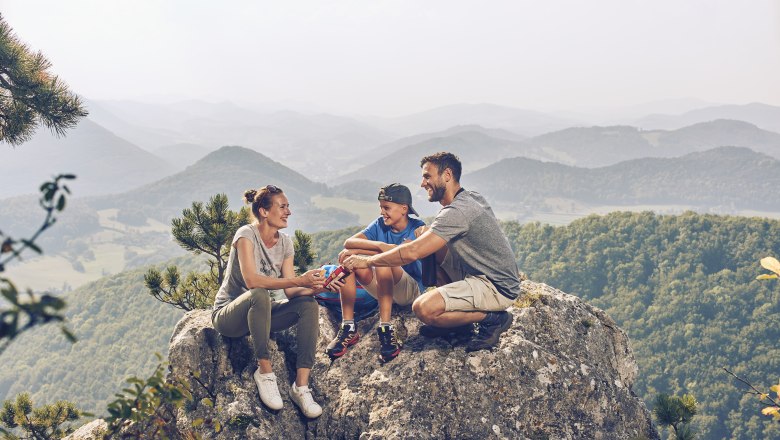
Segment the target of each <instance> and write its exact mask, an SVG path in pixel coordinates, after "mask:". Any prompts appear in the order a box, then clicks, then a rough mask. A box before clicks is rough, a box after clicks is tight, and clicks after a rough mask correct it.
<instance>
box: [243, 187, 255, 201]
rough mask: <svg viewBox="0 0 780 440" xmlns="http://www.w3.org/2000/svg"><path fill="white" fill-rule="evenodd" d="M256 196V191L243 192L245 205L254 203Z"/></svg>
mask: <svg viewBox="0 0 780 440" xmlns="http://www.w3.org/2000/svg"><path fill="white" fill-rule="evenodd" d="M256 195H257V190H254V189H248V190H246V191H244V198H245V199H246V202H247V203H253V202H254V201H255V196H256Z"/></svg>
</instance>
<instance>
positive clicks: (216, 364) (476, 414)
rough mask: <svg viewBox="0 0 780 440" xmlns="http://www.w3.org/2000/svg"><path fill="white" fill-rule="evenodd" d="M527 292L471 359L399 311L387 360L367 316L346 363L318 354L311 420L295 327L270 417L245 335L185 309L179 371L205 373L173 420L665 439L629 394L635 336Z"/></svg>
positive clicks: (555, 296)
mask: <svg viewBox="0 0 780 440" xmlns="http://www.w3.org/2000/svg"><path fill="white" fill-rule="evenodd" d="M523 288H524V292H525V297H524V299H523V301H524V302H526V306H525V307H522V308H518V307H515V308H512V309H511V312H512V314H513V315H514V323H513V326H512V328H511V329H510V330H509V331H507V332H506V333H505V334H504V335H503V336H502V337H501V341H500V344H499V346H498V347H497V348H496V349H494V350H492V351H482V352H477V353H466V352H465V350H464V347H465V343H466V341H465V340H460V339H444V338H438V339H428V338H424V337H422V336H420V335H419V334H418V330H419V327H420V325H421V323H420V322H419V321H418V320H417V319H415V318H414V315H413V314H411V312H410V311H409V310H398V311H397V312H398V313H395V312H394V317H393V320H394V323H395V325H396V327H397V329H398V330H399V331H400V336H401V337H402V340H403V341H404V342H405V347H404V350H403V351H402V353H401V355H400V356H399V357H398V358H397V359H395V360H393V361H392V362H390V363H388V364H384V365H381V364H380V363H379V361H378V358H377V353H378V344H379V343H378V340H377V338H376V336H375V333H374V332H375V330H374V328H375V326H376V322H377V319H376V318H370V319H368V320H365V321H363V322H361V323H360V325H359V329H360V332H361V335H362V339H361V341H360V342H359V343H358V344H357V345H356V346H354V347H353V348H352V349H351V350H350V351H349V353H348V354H347V355H345V356H344V357H342V358H341V359H338V360H336V361H335V362H333V363H331V362H330V360H329V359H328V358H327V356H325V355H324V354H318V358H317V364H316V365H315V367H314V369H313V370H312V384H311V385H312V389H313V393H314V396H315V398H316V399H317V400H318V401H319V402H320V403H321V404H322V406H323V408H324V412H323V414H322V416H321V417H320V418H318V419H315V420H307V419H306V418H304V417H303V416H302V415H301V414H300V412H299V411H298V410H297V408H296V407H295V406H294V404H293V403H292V402H291V401H290V400H289V397H288V396H287V393H286V391H287V388H286V387H287V386H289V384H290V383H291V382H292V381H293V379H294V371H295V370H294V364H295V349H296V347H295V339H294V337H293V335H292V333H291V332H292V331H288V332H283V333H279V334H277V335H276V337H275V342H274V345H275V347H274V349H273V350H272V362H273V365H274V371H275V373H276V375H277V377H278V378H279V385H280V390H281V391H282V395H283V398H284V400H285V402H284V404H285V407H284V408H283V409H282V410H280V411H270V410H268V409H267V408H266V407H264V406H263V405H262V404H261V403H260V400H259V397H258V395H257V390H256V388H255V385H254V382H253V380H252V372H253V371H254V369H255V365H254V360H253V356H252V351H251V344H250V341H249V338H248V337H246V338H239V339H230V338H224V337H222V336H220V335H219V334H218V333H217V332H216V331H214V329H213V328H212V326H211V322H210V314H209V312H208V311H192V312H189V313H187V314H186V315H185V317H184V318H183V319H182V320H181V321H180V322H179V323H178V325H177V326H176V329H175V331H174V334H173V337H172V338H171V345H170V353H169V356H170V364H171V371H172V374H173V375H175V376H177V377H184V378H186V377H188V376H189V375H190V373H193V372H196V374H197V376H198V379H197V381H195V380H194V378H193V377H190V382H191V383H192V387H193V391H194V394H195V396H196V401H195V402H193V403H192V404H190V405H187V406H185V407H183V408H181V409H180V410H179V412H178V417H177V421H176V423H177V426H178V428H179V429H180V430H181V431H182V432H186V431H194V432H197V433H199V434H201V435H202V436H203V437H204V438H218V439H265V438H274V439H275V438H327V439H340V438H344V439H355V438H360V439H380V438H381V439H385V438H404V439H405V438H409V439H412V438H414V439H419V438H459V439H463V438H510V439H516V438H520V439H522V438H528V439H537V438H551V439H558V438H566V439H580V438H588V439H631V438H643V437H646V438H658V434H657V433H656V432H655V431H654V429H653V427H652V424H651V421H650V414H649V412H648V411H647V409H646V408H645V405H644V403H643V402H642V401H641V399H639V398H638V397H637V396H636V395H634V394H633V392H632V391H631V386H632V384H633V383H634V379H635V377H636V374H637V366H636V363H635V361H634V357H633V354H632V352H631V347H630V344H629V340H628V338H627V336H626V334H625V333H624V332H623V331H622V330H621V329H619V328H618V327H617V326H616V325H615V323H614V321H612V319H610V318H609V317H608V316H607V315H606V314H605V313H604V312H603V311H601V310H599V309H597V308H595V307H592V306H590V305H588V304H586V303H585V302H583V301H581V300H580V299H578V298H576V297H574V296H571V295H567V294H565V293H563V292H561V291H558V290H556V289H553V288H551V287H549V286H547V285H544V284H537V283H533V282H530V281H525V282H523ZM320 320H321V322H320V325H321V329H322V333H323V334H322V337H321V340H320V347H321V349H324V347H325V345H326V344H327V341H328V340H330V338H331V337H333V335H334V332H335V329H336V323H335V322H333V321H332V320H331V317H330V316H329V315H328V314H327V313H326V312H325V311H324V310H322V313H321V314H320ZM320 352H322V350H320ZM198 382H200V383H198ZM210 400H213V403H214V405H213V406H212V405H209V403H211V402H209V401H210ZM201 423H202V424H201ZM193 425H197V426H196V427H195V428H193Z"/></svg>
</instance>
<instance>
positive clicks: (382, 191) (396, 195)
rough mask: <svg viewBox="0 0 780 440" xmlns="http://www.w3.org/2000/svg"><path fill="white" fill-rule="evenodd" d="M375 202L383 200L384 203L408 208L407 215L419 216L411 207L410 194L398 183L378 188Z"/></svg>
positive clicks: (407, 189)
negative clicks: (397, 204)
mask: <svg viewBox="0 0 780 440" xmlns="http://www.w3.org/2000/svg"><path fill="white" fill-rule="evenodd" d="M377 200H384V201H386V202H393V203H399V204H401V205H406V206H408V207H409V213H410V214H414V215H416V216H417V217H419V216H420V214H418V213H417V211H415V210H414V208H413V207H412V192H411V191H409V188H407V187H406V186H405V185H401V184H400V183H391V184H390V185H387V186H383V187H382V188H379V196H378V197H377Z"/></svg>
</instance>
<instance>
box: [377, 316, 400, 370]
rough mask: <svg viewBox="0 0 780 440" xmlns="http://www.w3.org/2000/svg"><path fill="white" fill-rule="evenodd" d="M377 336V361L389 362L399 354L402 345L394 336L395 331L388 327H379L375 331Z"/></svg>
mask: <svg viewBox="0 0 780 440" xmlns="http://www.w3.org/2000/svg"><path fill="white" fill-rule="evenodd" d="M376 332H377V334H378V335H379V360H380V361H382V362H383V363H384V362H390V361H392V360H393V359H395V357H396V356H398V353H400V352H401V348H403V346H404V345H403V344H402V343H401V341H400V340H399V339H398V337H397V336H396V335H395V329H394V328H393V327H392V326H389V325H381V326H379V327H377V329H376Z"/></svg>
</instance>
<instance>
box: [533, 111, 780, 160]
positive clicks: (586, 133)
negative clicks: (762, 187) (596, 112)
mask: <svg viewBox="0 0 780 440" xmlns="http://www.w3.org/2000/svg"><path fill="white" fill-rule="evenodd" d="M722 146H738V147H748V148H751V149H753V150H755V151H760V152H763V153H766V154H769V155H771V156H773V157H776V158H780V135H778V134H776V133H773V132H769V131H766V130H762V129H760V128H758V127H756V126H754V125H751V124H749V123H746V122H741V121H732V120H715V121H711V122H705V123H700V124H695V125H692V126H689V127H684V128H681V129H679V130H674V131H666V130H641V129H638V128H635V127H627V126H615V127H576V128H567V129H565V130H560V131H556V132H553V133H548V134H544V135H541V136H537V137H534V138H531V139H528V140H527V141H525V142H523V147H522V148H523V150H525V151H529V152H534V156H531V157H537V158H538V157H541V158H544V157H545V156H546V157H550V158H552V159H553V160H554V161H556V162H561V163H565V164H568V165H577V166H584V167H595V166H604V165H611V164H615V163H617V162H621V161H625V160H630V159H637V158H641V157H675V156H680V155H683V154H686V153H691V152H694V151H703V150H707V149H711V148H715V147H722Z"/></svg>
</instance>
